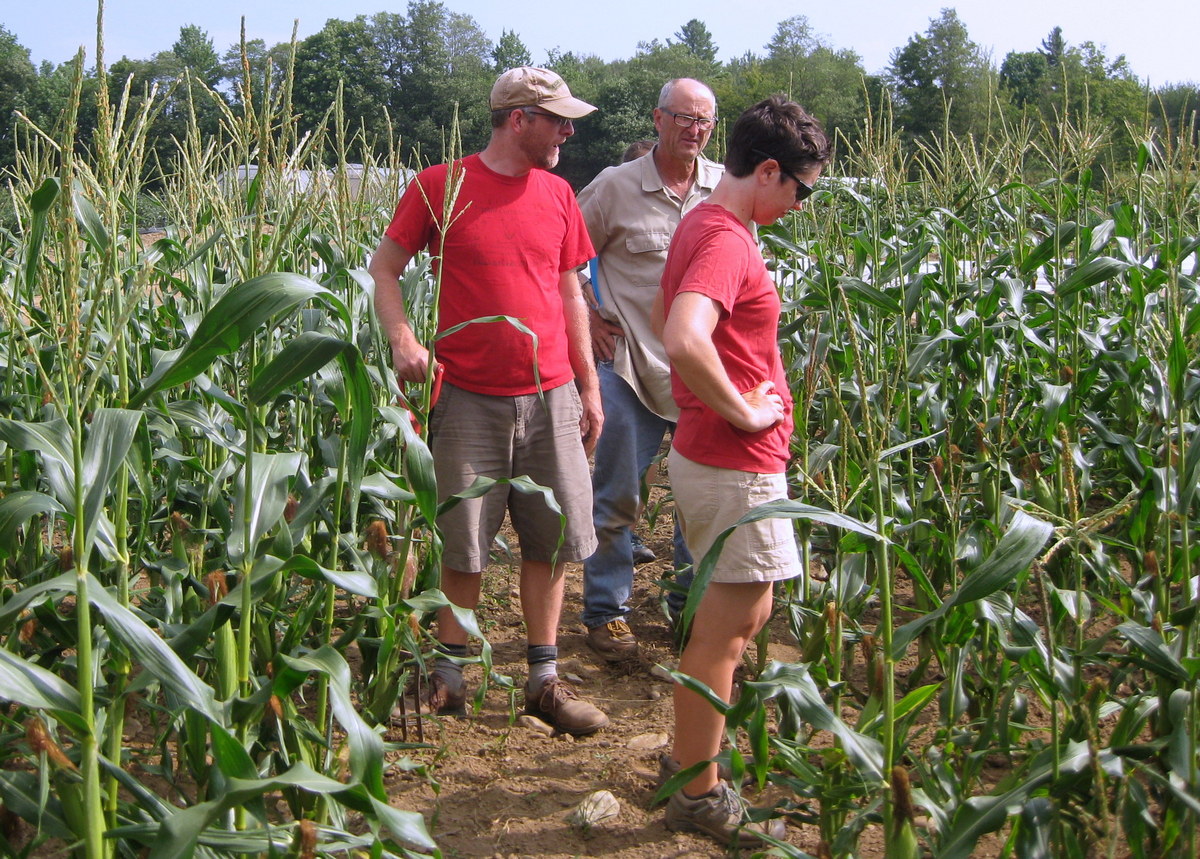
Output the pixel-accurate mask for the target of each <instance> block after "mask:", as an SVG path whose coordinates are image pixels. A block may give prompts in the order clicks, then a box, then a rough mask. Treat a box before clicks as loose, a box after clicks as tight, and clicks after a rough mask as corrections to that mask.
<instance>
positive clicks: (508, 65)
mask: <svg viewBox="0 0 1200 859" xmlns="http://www.w3.org/2000/svg"><path fill="white" fill-rule="evenodd" d="M532 63H533V57H532V56H530V54H529V48H527V47H525V43H524V42H522V41H521V37H520V36H518V35H517V34H516V33H514V32H513V31H512V30H504V31H502V32H501V33H500V41H499V42H497V43H496V47H494V48H492V68H493V70H494V71H495V72H496V74H497V75H499V74H501V73H502V72H505V71H507V70H508V69H515V68H516V67H517V66H528V65H531V64H532Z"/></svg>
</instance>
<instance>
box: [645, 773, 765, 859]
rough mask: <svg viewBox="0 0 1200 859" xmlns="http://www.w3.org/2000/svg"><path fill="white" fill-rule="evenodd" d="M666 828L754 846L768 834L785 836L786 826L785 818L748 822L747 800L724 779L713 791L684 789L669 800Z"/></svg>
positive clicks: (738, 844)
mask: <svg viewBox="0 0 1200 859" xmlns="http://www.w3.org/2000/svg"><path fill="white" fill-rule="evenodd" d="M667 829H670V830H671V831H672V832H703V833H704V834H705V835H710V836H712V837H713V838H715V839H716V840H717V841H719V842H721V843H722V844H734V845H736V846H738V847H753V846H755V845H759V844H761V843H762V836H763V835H768V836H770V837H771V838H775V839H777V840H783V838H784V836H785V835H786V834H787V826H786V825H785V824H784V822H783V821H782V820H778V819H776V820H765V821H763V822H762V823H749V822H747V820H746V803H745V802H744V801H743V800H742V798H741V797H740V796H738V795H737V794H736V793H734V791H733V790H732V789H731V788H730V787H729V785H728V784H726V783H725V782H723V781H719V782H717V786H716V787H715V788H713V789H712V791H711V792H710V793H706V794H705V795H704V796H698V797H696V798H695V799H693V798H692V797H690V796H687V795H686V794H684V792H683V791H682V790H679V791H676V792H675V793H673V794H671V798H670V799H669V800H667Z"/></svg>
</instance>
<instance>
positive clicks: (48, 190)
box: [25, 179, 62, 290]
mask: <svg viewBox="0 0 1200 859" xmlns="http://www.w3.org/2000/svg"><path fill="white" fill-rule="evenodd" d="M60 191H62V185H61V184H60V183H59V181H58V180H57V179H47V180H45V181H44V182H42V184H41V185H39V186H38V189H37V190H36V191H34V192H33V193H32V194H30V195H29V210H30V212H31V214H32V216H33V217H32V218H31V219H30V224H29V238H28V240H27V241H26V244H25V283H26V285H27V287H28V288H29V289H30V290H32V289H33V288H34V287H35V286H36V283H35V281H36V279H37V266H38V262H39V261H40V260H41V259H42V244H43V243H44V242H45V240H46V217H47V216H48V215H49V213H50V207H51V206H53V205H54V201H55V200H57V199H58V194H59V192H60Z"/></svg>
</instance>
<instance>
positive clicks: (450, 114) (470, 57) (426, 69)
mask: <svg viewBox="0 0 1200 859" xmlns="http://www.w3.org/2000/svg"><path fill="white" fill-rule="evenodd" d="M400 44H401V48H402V50H401V53H400V56H401V57H402V62H401V64H400V65H401V68H400V80H399V81H398V87H397V88H396V89H394V90H393V91H392V98H391V105H392V109H393V118H394V119H395V121H396V127H397V128H398V129H399V130H400V132H401V134H402V135H403V134H405V133H407V135H408V145H409V146H411V147H412V148H414V149H418V150H419V151H420V153H421V158H422V159H423V160H425V161H437V160H438V159H440V158H441V157H442V153H443V150H444V148H445V144H446V137H445V133H446V132H447V131H448V130H449V128H450V126H451V122H452V120H453V118H454V115H455V110H456V108H457V112H458V118H459V128H460V133H461V135H462V145H463V151H464V152H470V151H472V150H476V149H479V148H482V146H483V145H484V144H485V143H486V142H487V139H488V136H489V134H490V133H491V132H490V129H491V123H490V121H489V111H488V104H487V97H488V93H489V92H490V91H491V87H492V83H493V82H494V80H495V75H494V74H493V69H494V66H493V59H492V56H491V54H492V43H491V42H490V41H489V40H488V38H487V36H486V35H485V34H484V32H483V31H482V30H481V29H480V28H479V25H478V24H476V23H475V19H474V18H472V17H471V16H469V15H460V14H459V13H457V12H451V11H449V10H448V9H447V8H446V6H445V5H444V4H443V3H439V2H433V0H413V2H410V3H409V4H408V17H407V22H406V26H405V28H404V31H403V37H402V39H401V42H400Z"/></svg>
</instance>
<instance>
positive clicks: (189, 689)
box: [88, 574, 226, 724]
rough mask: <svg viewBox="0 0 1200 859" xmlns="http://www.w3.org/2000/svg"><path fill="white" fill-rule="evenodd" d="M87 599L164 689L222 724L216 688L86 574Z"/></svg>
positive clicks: (111, 630) (107, 626)
mask: <svg viewBox="0 0 1200 859" xmlns="http://www.w3.org/2000/svg"><path fill="white" fill-rule="evenodd" d="M88 599H89V601H90V602H91V603H92V605H93V606H95V607H96V609H97V610H98V611H99V612H100V613H101V614H103V615H104V619H105V620H106V621H108V623H107V624H105V626H106V628H107V630H108V633H109V635H111V636H112V637H113V638H115V639H116V640H118V641H120V642H121V644H123V645H124V646H125V647H126V649H127V650H129V652H130V654H131V655H132V656H133V658H134V659H135V660H136V661H137V662H138V663H139V664H140V665H141V666H142V668H143V670H145V671H148V672H149V673H150V674H151V675H152V676H153V677H154V678H155V679H156V680H158V682H159V683H160V684H161V685H162V686H163V688H164V689H169V690H170V691H171V692H173V693H174V694H175V695H177V696H178V697H179V699H180V700H181V701H182V702H183V703H184V704H186V705H187V706H189V707H191V708H192V709H194V710H197V711H198V712H200V713H203V714H204V715H205V716H206V717H208V719H209V720H210V721H212V722H215V723H217V724H224V723H225V718H226V717H225V713H224V712H223V711H222V709H221V708H220V705H219V704H218V703H217V694H216V691H215V690H214V689H213V688H212V687H211V686H209V685H208V684H207V683H205V682H204V681H203V680H201V679H200V678H199V677H197V676H196V674H195V673H194V672H193V671H192V669H191V668H189V667H188V666H187V664H186V663H185V662H184V661H183V660H182V659H180V658H179V656H178V654H176V653H175V651H174V650H172V649H171V648H170V647H169V646H168V645H167V643H166V642H165V641H163V639H162V638H161V637H160V636H159V634H158V633H157V632H156V631H155V630H153V629H151V628H150V627H149V626H147V625H146V623H145V622H144V621H143V620H142V619H141V618H140V617H139V616H138V615H136V614H134V613H133V612H132V611H130V610H129V609H128V608H126V607H125V606H123V605H121V604H120V603H119V602H117V601H116V599H114V598H113V596H112V595H111V594H110V593H109V592H108V591H106V590H105V589H104V586H103V585H102V584H100V582H99V581H97V580H96V578H95V577H94V576H92V575H90V574H89V575H88Z"/></svg>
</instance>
